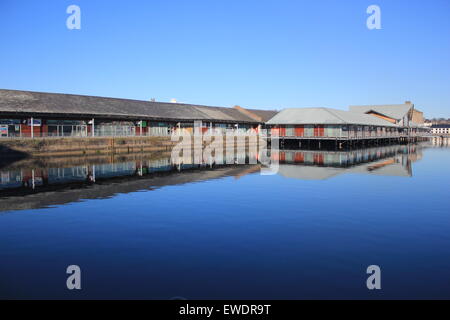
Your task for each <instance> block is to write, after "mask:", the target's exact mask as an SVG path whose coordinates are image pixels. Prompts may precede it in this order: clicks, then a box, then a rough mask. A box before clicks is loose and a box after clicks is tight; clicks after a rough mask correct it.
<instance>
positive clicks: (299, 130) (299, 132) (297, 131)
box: [295, 126, 305, 137]
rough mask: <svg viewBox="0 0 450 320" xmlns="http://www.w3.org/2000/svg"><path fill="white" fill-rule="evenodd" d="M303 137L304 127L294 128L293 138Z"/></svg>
mask: <svg viewBox="0 0 450 320" xmlns="http://www.w3.org/2000/svg"><path fill="white" fill-rule="evenodd" d="M304 135H305V127H304V126H296V127H295V136H296V137H303V136H304Z"/></svg>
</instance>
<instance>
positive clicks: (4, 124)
mask: <svg viewBox="0 0 450 320" xmlns="http://www.w3.org/2000/svg"><path fill="white" fill-rule="evenodd" d="M421 121H423V114H422V113H421V112H420V111H418V110H416V109H415V107H414V104H412V103H411V102H406V103H404V104H400V105H373V106H352V107H350V110H349V111H343V110H337V109H331V108H301V109H300V108H299V109H284V110H282V111H280V112H278V111H270V110H254V109H245V108H242V107H239V106H235V107H234V108H224V107H210V106H202V105H193V104H183V103H167V102H154V101H139V100H129V99H117V98H104V97H93V96H83V95H73V94H56V93H43V92H30V91H17V90H0V137H24V138H27V137H32V138H34V137H100V136H169V135H171V134H172V133H173V132H175V131H177V130H180V129H185V130H188V131H194V128H199V129H200V130H201V131H202V132H205V131H206V130H208V129H213V130H215V131H219V132H228V131H230V130H231V131H233V132H245V131H247V130H249V129H253V130H259V129H260V128H268V129H270V130H269V132H271V135H272V136H278V137H281V138H289V139H322V140H323V139H340V140H349V139H350V140H351V139H356V140H364V139H378V138H395V137H400V138H401V137H410V136H415V135H417V134H420V133H421V132H422V127H421V125H420V122H421Z"/></svg>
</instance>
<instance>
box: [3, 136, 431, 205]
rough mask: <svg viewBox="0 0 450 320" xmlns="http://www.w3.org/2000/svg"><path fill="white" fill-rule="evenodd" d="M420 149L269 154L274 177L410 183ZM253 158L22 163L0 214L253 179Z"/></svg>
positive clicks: (7, 173)
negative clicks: (352, 176)
mask: <svg viewBox="0 0 450 320" xmlns="http://www.w3.org/2000/svg"><path fill="white" fill-rule="evenodd" d="M424 147H425V146H424V145H394V146H383V147H378V148H370V149H362V150H352V151H312V150H282V151H280V152H279V153H276V154H272V155H271V158H272V160H278V161H279V163H280V166H279V171H278V174H280V175H282V176H284V177H288V178H296V179H305V180H311V179H314V180H322V179H329V178H332V177H335V176H337V175H341V174H346V173H358V174H374V175H389V176H399V177H410V176H412V174H413V169H412V163H413V162H414V161H417V160H419V159H421V157H422V149H423V148H424ZM253 163H257V154H249V153H248V152H247V153H245V152H241V153H236V154H232V155H230V156H227V157H225V158H224V159H221V161H220V162H217V160H215V161H214V160H212V159H210V158H206V159H203V160H202V162H201V164H194V162H193V160H192V159H191V158H185V159H183V160H182V161H181V162H179V163H172V162H171V158H170V154H169V153H167V154H161V153H159V154H139V155H128V156H120V157H115V156H103V157H94V158H81V159H76V158H70V159H50V160H43V159H26V160H21V161H18V162H13V163H10V164H8V165H6V166H4V167H3V168H0V200H1V201H0V211H12V210H24V209H35V208H43V207H48V206H54V205H61V204H66V203H70V202H76V201H80V200H82V199H102V198H108V197H112V196H114V195H115V194H118V193H131V192H136V191H140V190H152V189H155V188H159V187H163V186H168V185H177V184H185V183H191V182H198V181H204V180H210V179H218V178H223V177H227V176H234V177H236V178H239V177H241V176H244V175H247V174H252V173H258V172H259V171H260V169H261V166H260V165H259V164H253Z"/></svg>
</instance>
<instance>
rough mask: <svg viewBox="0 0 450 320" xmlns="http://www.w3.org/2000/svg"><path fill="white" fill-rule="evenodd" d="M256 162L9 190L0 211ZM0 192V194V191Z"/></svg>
mask: <svg viewBox="0 0 450 320" xmlns="http://www.w3.org/2000/svg"><path fill="white" fill-rule="evenodd" d="M252 168H253V169H254V168H259V166H258V165H236V166H228V167H220V168H216V169H212V170H211V169H194V170H186V171H181V172H178V171H171V172H167V173H163V174H160V175H149V176H143V177H138V176H128V177H120V178H108V179H102V180H100V179H98V180H97V182H96V183H95V184H86V183H83V182H78V183H77V182H72V183H68V184H65V185H52V186H48V187H46V188H47V189H43V190H41V191H40V190H38V189H37V190H35V193H31V194H26V195H21V194H20V193H19V192H18V191H13V190H12V191H13V193H12V194H11V195H10V196H7V197H3V198H0V199H1V200H0V212H2V211H14V210H28V209H36V208H45V207H49V206H55V205H62V204H66V203H70V202H77V201H81V200H85V199H104V198H110V197H113V196H115V195H116V194H120V193H131V192H137V191H140V190H152V189H156V188H160V187H164V186H170V185H179V184H186V183H193V182H199V181H204V180H211V179H219V178H224V177H228V176H240V175H242V174H243V173H248V172H249V171H251V170H250V169H252ZM0 195H1V193H0Z"/></svg>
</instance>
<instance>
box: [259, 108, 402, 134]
mask: <svg viewBox="0 0 450 320" xmlns="http://www.w3.org/2000/svg"><path fill="white" fill-rule="evenodd" d="M267 125H268V126H270V127H271V131H272V135H273V136H279V137H286V138H299V139H302V138H319V139H324V138H329V139H336V138H338V139H348V138H350V139H351V138H369V137H388V136H396V135H398V134H400V133H401V131H402V128H401V127H400V126H399V125H397V124H394V123H391V122H389V121H386V120H383V119H380V118H378V117H374V116H371V115H367V114H359V113H355V112H349V111H343V110H337V109H331V108H303V109H285V110H283V111H281V112H279V113H278V114H277V115H276V116H274V117H273V118H272V119H270V120H269V121H268V122H267Z"/></svg>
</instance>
